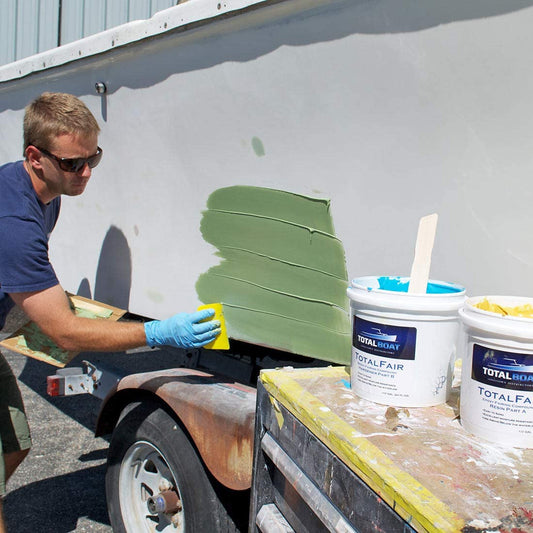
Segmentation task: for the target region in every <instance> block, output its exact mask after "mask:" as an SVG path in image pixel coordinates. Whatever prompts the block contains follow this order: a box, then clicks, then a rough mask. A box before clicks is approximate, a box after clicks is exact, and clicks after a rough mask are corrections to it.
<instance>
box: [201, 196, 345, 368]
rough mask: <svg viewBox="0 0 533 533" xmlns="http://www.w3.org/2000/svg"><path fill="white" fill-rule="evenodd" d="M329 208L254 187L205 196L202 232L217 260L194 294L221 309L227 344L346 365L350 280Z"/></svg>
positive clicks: (320, 201) (314, 200) (319, 201)
mask: <svg viewBox="0 0 533 533" xmlns="http://www.w3.org/2000/svg"><path fill="white" fill-rule="evenodd" d="M329 205H330V203H329V200H326V199H319V198H311V197H307V196H303V195H299V194H294V193H290V192H286V191H279V190H274V189H265V188H260V187H248V186H234V187H227V188H224V189H218V190H216V191H215V192H213V193H212V194H211V196H210V197H209V199H208V201H207V208H208V209H207V211H204V213H203V217H202V221H201V226H200V227H201V231H202V235H203V237H204V239H205V240H206V241H207V242H209V243H211V244H213V245H214V246H216V247H217V249H218V251H217V255H218V256H219V257H221V258H222V261H221V263H220V264H219V265H217V266H214V267H212V268H211V269H209V270H208V271H207V272H206V273H204V274H202V275H201V276H200V278H199V279H198V282H197V284H196V290H197V292H198V296H199V298H200V300H201V301H203V302H205V303H209V302H222V303H223V304H224V316H225V319H226V325H227V328H228V333H229V336H230V337H231V338H234V339H240V340H244V341H247V342H252V343H255V344H260V345H266V346H270V347H272V348H276V349H280V350H285V351H290V352H293V353H298V354H301V355H307V356H310V357H316V358H318V359H323V360H326V361H332V362H337V363H340V364H349V362H350V358H351V348H350V323H349V312H348V309H349V306H348V299H347V296H346V288H347V286H348V279H347V274H346V265H345V256H344V248H343V246H342V242H341V241H340V240H339V239H337V238H336V237H335V232H334V228H333V221H332V218H331V214H330V211H329Z"/></svg>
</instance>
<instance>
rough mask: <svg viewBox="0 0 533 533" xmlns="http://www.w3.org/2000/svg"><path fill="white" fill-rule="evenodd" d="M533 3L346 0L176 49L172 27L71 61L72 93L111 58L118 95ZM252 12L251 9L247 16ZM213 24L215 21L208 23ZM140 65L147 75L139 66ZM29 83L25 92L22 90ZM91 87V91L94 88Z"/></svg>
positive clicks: (58, 83) (18, 100) (56, 83)
mask: <svg viewBox="0 0 533 533" xmlns="http://www.w3.org/2000/svg"><path fill="white" fill-rule="evenodd" d="M532 6H533V0H506V1H505V2H501V1H498V0H470V1H469V2H465V1H464V0H449V1H447V2H443V1H442V0H406V1H404V2H398V1H397V0H383V1H380V2H369V1H368V0H342V1H338V2H332V3H331V4H328V5H326V6H321V7H317V8H312V9H309V10H307V11H303V12H300V13H297V14H294V15H289V16H287V18H286V19H284V23H283V24H279V23H276V22H274V23H273V24H272V25H271V26H270V27H269V30H268V31H266V32H265V31H262V30H263V27H260V28H259V31H260V34H258V28H257V27H255V26H253V25H252V26H250V27H249V28H243V27H242V25H238V24H236V25H235V28H234V29H232V28H231V27H230V28H229V29H228V31H227V32H226V33H225V34H224V35H223V37H222V39H223V41H222V42H223V46H222V45H221V37H220V36H217V35H215V36H207V35H206V36H205V38H204V39H203V40H201V41H200V42H199V43H198V42H197V43H195V45H194V46H183V47H179V50H178V51H177V48H176V39H180V38H181V32H173V33H169V34H166V35H163V36H162V37H161V38H156V39H151V40H148V41H140V42H139V43H136V44H133V45H130V46H127V47H124V48H120V47H118V48H116V49H114V50H113V51H110V52H108V53H106V54H100V55H98V56H96V57H94V58H91V59H89V60H84V62H85V67H86V68H88V69H89V70H87V71H86V70H84V69H83V68H80V65H79V64H78V62H76V61H74V62H73V63H71V66H72V68H73V69H75V76H74V78H72V79H70V80H69V82H68V91H69V92H71V93H73V94H75V95H76V96H79V97H83V96H87V95H91V96H92V95H93V92H92V89H93V87H94V83H93V82H92V81H91V83H87V76H88V77H89V78H90V79H91V80H93V77H92V76H93V75H94V72H95V69H103V73H105V72H107V70H108V68H109V63H110V61H112V62H113V65H114V66H113V77H112V83H110V85H109V87H108V92H107V95H112V94H113V93H115V92H116V91H118V90H120V89H121V88H123V87H129V88H133V89H135V88H143V87H149V86H152V85H156V84H158V83H160V82H161V81H163V80H165V79H167V78H168V77H169V76H171V75H174V74H179V73H183V72H192V71H200V70H202V69H205V68H209V67H211V66H214V65H221V64H223V63H227V62H247V61H252V60H254V59H257V58H258V57H262V56H265V55H267V54H269V53H271V52H272V51H274V50H277V49H279V48H281V47H283V46H306V45H308V44H311V43H317V42H327V41H334V40H338V39H342V38H345V37H348V36H350V35H357V34H368V35H382V34H394V33H411V32H418V31H424V30H427V29H429V28H433V27H436V26H440V25H445V24H453V23H456V22H461V21H466V20H477V19H486V18H489V17H497V16H501V15H505V14H507V13H513V12H515V11H520V10H523V9H527V8H530V7H532ZM245 16H247V14H244V15H243V17H245ZM234 20H236V19H233V18H231V17H230V18H229V19H228V20H227V22H226V23H227V24H229V25H231V24H233V21H234ZM207 27H211V25H210V24H207ZM199 31H201V28H200V29H199ZM258 36H260V38H258ZM204 47H205V48H204ZM154 54H156V55H157V58H156V59H154V58H153V57H152V56H153V55H154ZM143 56H144V62H143V60H142V58H143ZM141 64H142V69H143V70H142V75H140V72H139V68H141V67H140V65H141ZM53 70H54V69H52V71H53ZM69 72H71V69H70V67H67V68H66V69H65V70H64V71H61V75H59V76H56V77H55V78H53V79H52V78H48V79H47V80H46V83H45V85H43V84H42V83H41V84H39V85H36V84H35V83H34V82H32V79H31V78H28V79H27V80H15V82H14V83H16V85H17V90H16V91H13V92H12V94H10V95H9V98H3V100H2V101H1V102H0V112H3V111H5V110H6V109H12V110H21V109H23V108H24V107H25V106H26V105H27V104H28V102H29V101H30V99H32V98H34V97H35V96H37V95H38V94H39V93H40V92H42V90H43V89H46V90H48V91H62V90H65V80H64V77H63V74H66V75H69ZM22 88H25V89H26V90H21V89H22ZM88 88H90V92H87V91H88ZM101 105H102V108H101V113H102V117H103V120H104V121H106V120H107V99H106V97H104V98H102V103H101Z"/></svg>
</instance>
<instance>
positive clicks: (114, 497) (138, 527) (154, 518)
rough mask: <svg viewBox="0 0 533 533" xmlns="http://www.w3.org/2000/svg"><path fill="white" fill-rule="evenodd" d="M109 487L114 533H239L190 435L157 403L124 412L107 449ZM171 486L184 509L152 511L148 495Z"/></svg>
mask: <svg viewBox="0 0 533 533" xmlns="http://www.w3.org/2000/svg"><path fill="white" fill-rule="evenodd" d="M105 485H106V498H107V506H108V513H109V518H110V521H111V526H112V528H113V531H114V532H115V533H141V532H143V533H144V531H146V532H149V531H159V532H165V533H166V532H167V531H168V532H170V531H172V532H173V533H195V532H213V533H214V532H221V533H234V532H236V531H237V529H236V527H235V524H234V523H233V521H232V520H231V518H230V517H229V515H228V513H227V512H226V509H225V508H224V506H223V505H222V503H221V501H220V499H219V497H218V496H217V493H216V492H215V490H214V487H213V484H212V482H211V481H210V479H209V476H208V474H207V473H206V470H205V468H204V466H203V464H202V462H201V460H200V459H199V457H198V454H197V453H196V451H195V449H194V447H193V446H192V444H191V442H190V441H189V438H188V436H187V434H186V433H185V431H184V430H183V429H182V427H181V425H180V423H179V422H178V421H177V420H175V419H174V418H173V417H172V416H171V415H170V414H169V413H168V412H167V411H165V410H164V409H163V408H162V407H161V406H160V405H159V404H157V403H156V402H151V401H144V402H140V403H137V404H131V405H130V406H128V408H127V410H125V411H123V415H122V417H121V419H120V420H119V422H118V424H117V426H116V428H115V430H114V432H113V435H112V438H111V442H110V445H109V451H108V458H107V472H106V480H105ZM169 485H170V486H172V488H171V490H174V491H175V492H177V493H178V496H179V500H180V502H181V505H182V509H181V510H178V511H177V512H173V513H163V512H160V513H157V514H154V513H153V512H152V513H150V510H149V508H148V504H147V501H148V499H149V496H154V494H153V493H154V492H157V490H159V491H162V490H164V489H168V486H169ZM152 510H153V509H152Z"/></svg>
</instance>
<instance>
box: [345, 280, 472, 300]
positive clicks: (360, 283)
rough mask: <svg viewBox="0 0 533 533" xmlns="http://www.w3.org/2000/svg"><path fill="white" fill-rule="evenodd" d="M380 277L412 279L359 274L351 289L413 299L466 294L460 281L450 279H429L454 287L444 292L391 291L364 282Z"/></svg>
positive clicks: (429, 281)
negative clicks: (452, 281)
mask: <svg viewBox="0 0 533 533" xmlns="http://www.w3.org/2000/svg"><path fill="white" fill-rule="evenodd" d="M380 278H395V279H398V280H399V281H400V282H407V281H408V280H409V279H410V276H358V277H357V278H353V279H352V281H351V283H350V286H349V289H355V290H360V291H364V292H367V293H370V292H372V293H378V294H383V295H395V296H401V297H406V298H412V299H421V298H424V299H427V298H432V299H433V298H435V299H439V298H441V299H442V298H454V297H461V298H464V297H465V296H466V289H465V287H463V286H462V285H459V284H458V283H451V282H448V281H441V280H436V279H428V283H433V284H435V285H439V286H442V287H449V288H450V289H454V290H452V291H450V292H443V293H408V292H403V291H391V290H388V289H380V288H379V287H372V286H369V285H368V283H364V281H365V280H373V281H378V280H379V279H380Z"/></svg>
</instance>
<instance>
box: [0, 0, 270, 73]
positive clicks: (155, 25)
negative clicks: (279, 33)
mask: <svg viewBox="0 0 533 533" xmlns="http://www.w3.org/2000/svg"><path fill="white" fill-rule="evenodd" d="M269 2H271V0H224V1H218V0H190V1H189V2H185V3H183V4H178V5H176V6H173V7H170V8H167V9H164V10H163V11H159V12H158V13H156V14H154V15H153V16H152V17H151V18H149V19H146V20H136V21H132V22H128V23H126V24H122V25H120V26H116V27H114V28H111V29H109V30H105V31H103V32H100V33H96V34H94V35H91V36H89V37H85V38H83V39H79V40H77V41H73V42H72V43H68V44H65V45H63V46H59V47H57V48H52V49H50V50H47V51H45V52H41V53H39V54H35V55H32V56H29V57H26V58H24V59H20V60H18V61H14V62H12V63H8V64H6V65H3V66H1V67H0V83H4V82H8V81H13V80H16V79H20V78H24V77H26V76H29V75H30V74H33V73H34V72H39V71H42V70H47V69H51V68H54V67H58V66H60V65H64V64H66V63H70V62H72V61H76V60H78V59H82V58H85V57H90V56H94V55H97V54H101V53H104V52H107V51H108V50H112V49H114V48H118V47H121V46H125V45H128V44H130V43H134V42H137V41H141V40H143V39H148V38H150V37H155V36H157V35H161V34H164V33H168V32H171V31H174V30H176V29H178V28H180V27H184V26H187V25H190V24H193V23H197V22H201V21H207V20H209V19H213V18H217V17H221V16H223V15H228V14H231V13H232V12H235V11H240V10H242V9H245V8H247V7H251V6H255V5H259V4H266V3H269Z"/></svg>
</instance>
